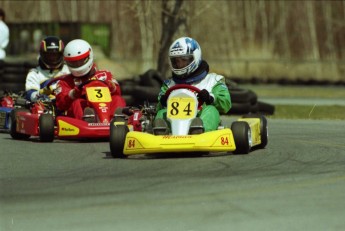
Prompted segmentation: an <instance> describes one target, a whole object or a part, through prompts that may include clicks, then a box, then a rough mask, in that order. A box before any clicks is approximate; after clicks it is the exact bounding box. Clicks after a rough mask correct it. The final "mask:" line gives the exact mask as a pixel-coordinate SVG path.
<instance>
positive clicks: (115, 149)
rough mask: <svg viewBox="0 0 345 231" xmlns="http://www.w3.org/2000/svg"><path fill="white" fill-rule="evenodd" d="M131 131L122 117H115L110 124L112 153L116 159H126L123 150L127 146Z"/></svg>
mask: <svg viewBox="0 0 345 231" xmlns="http://www.w3.org/2000/svg"><path fill="white" fill-rule="evenodd" d="M128 132H129V129H128V127H127V125H126V121H125V119H124V118H122V117H114V118H113V119H112V120H111V122H110V137H109V142H110V152H111V155H112V157H114V158H126V157H127V156H126V155H124V154H123V148H124V146H125V140H126V135H127V133H128Z"/></svg>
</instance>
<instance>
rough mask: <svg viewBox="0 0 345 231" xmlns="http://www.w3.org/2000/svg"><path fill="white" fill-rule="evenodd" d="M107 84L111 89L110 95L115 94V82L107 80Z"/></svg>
mask: <svg viewBox="0 0 345 231" xmlns="http://www.w3.org/2000/svg"><path fill="white" fill-rule="evenodd" d="M106 84H107V85H108V87H109V91H110V93H114V92H115V91H116V85H115V83H114V82H113V81H111V80H107V81H106Z"/></svg>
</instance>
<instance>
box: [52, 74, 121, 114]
mask: <svg viewBox="0 0 345 231" xmlns="http://www.w3.org/2000/svg"><path fill="white" fill-rule="evenodd" d="M90 79H98V80H101V81H104V82H108V85H110V86H109V90H110V93H111V98H112V102H111V104H110V112H111V113H112V114H114V112H115V110H116V108H118V107H125V106H126V102H125V100H124V99H123V98H122V96H121V89H120V85H119V83H118V82H117V81H116V80H115V78H113V75H112V74H111V73H110V72H109V71H102V70H100V71H98V70H96V67H93V69H92V70H91V71H90V72H89V73H88V74H87V75H85V76H82V77H75V76H73V75H72V74H69V75H66V76H65V77H64V78H62V79H61V80H60V81H59V82H58V83H57V88H56V90H55V95H56V106H57V108H58V110H60V111H66V112H67V116H70V117H73V118H76V119H80V120H81V119H82V118H83V114H84V109H85V107H87V101H86V99H83V98H74V97H73V94H71V91H72V90H73V89H74V88H75V87H76V86H78V85H79V84H81V83H83V82H85V81H87V80H90Z"/></svg>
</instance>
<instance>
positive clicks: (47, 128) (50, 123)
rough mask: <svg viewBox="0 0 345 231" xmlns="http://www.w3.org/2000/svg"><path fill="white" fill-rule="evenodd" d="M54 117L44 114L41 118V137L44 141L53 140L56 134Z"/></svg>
mask: <svg viewBox="0 0 345 231" xmlns="http://www.w3.org/2000/svg"><path fill="white" fill-rule="evenodd" d="M54 126H55V125H54V117H53V116H52V115H50V114H42V115H41V116H40V118H39V137H40V140H41V141H42V142H53V140H54V136H55V134H54V133H55V127H54Z"/></svg>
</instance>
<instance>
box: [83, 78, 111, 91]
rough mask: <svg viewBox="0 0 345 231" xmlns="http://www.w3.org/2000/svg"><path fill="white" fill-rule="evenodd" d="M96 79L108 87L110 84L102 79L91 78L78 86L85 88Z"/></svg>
mask: <svg viewBox="0 0 345 231" xmlns="http://www.w3.org/2000/svg"><path fill="white" fill-rule="evenodd" d="M94 81H98V82H101V83H102V84H104V85H106V86H107V87H108V85H107V84H106V83H105V82H104V81H102V80H99V79H89V80H86V81H85V82H82V83H81V84H79V85H78V88H79V89H80V90H81V89H83V87H84V86H85V85H87V84H89V83H91V82H94Z"/></svg>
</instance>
